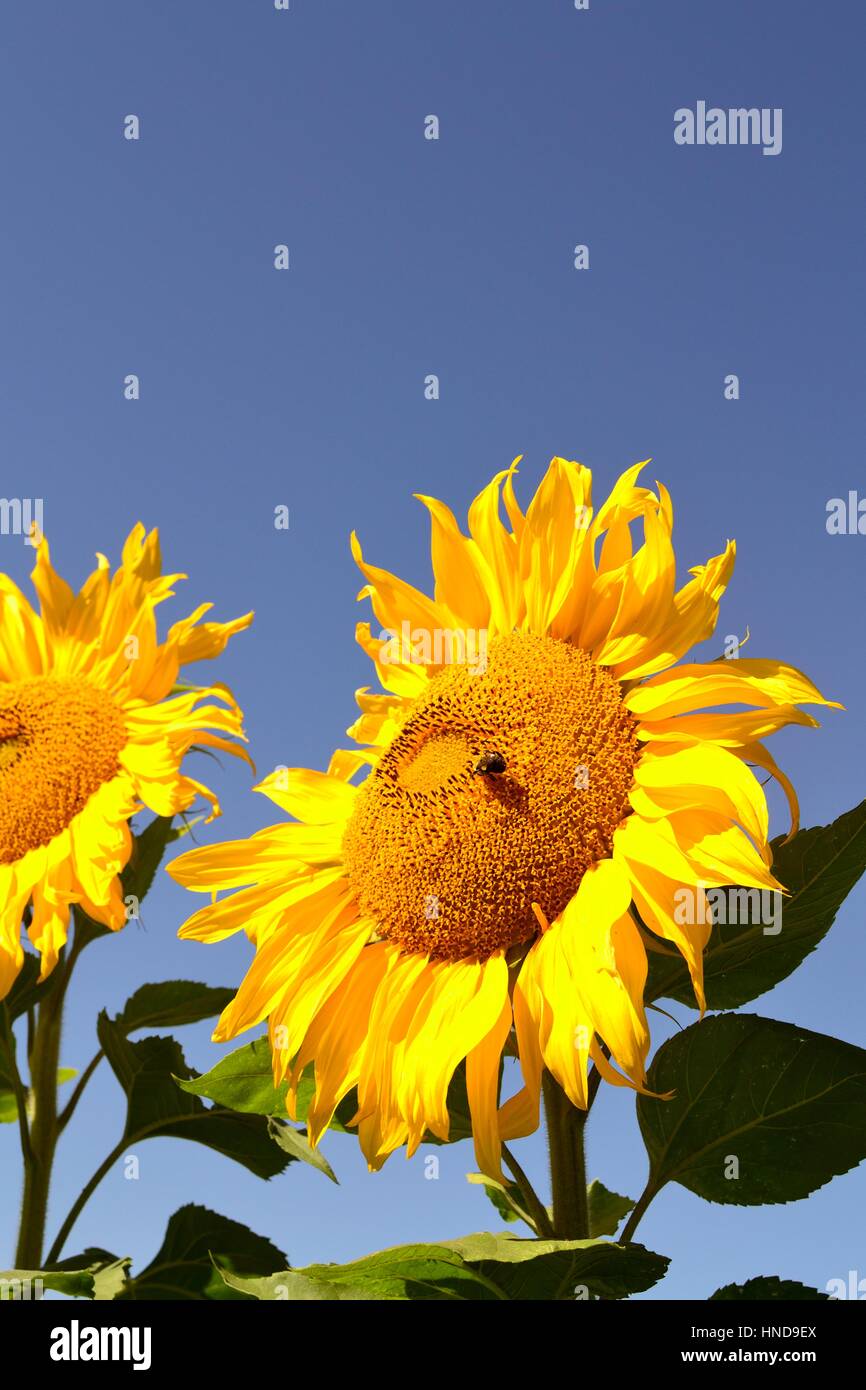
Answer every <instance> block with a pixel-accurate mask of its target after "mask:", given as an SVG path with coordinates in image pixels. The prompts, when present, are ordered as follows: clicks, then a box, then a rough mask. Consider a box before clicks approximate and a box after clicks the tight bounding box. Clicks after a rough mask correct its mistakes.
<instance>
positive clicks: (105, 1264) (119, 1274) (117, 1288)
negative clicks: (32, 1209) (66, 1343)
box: [48, 1246, 131, 1303]
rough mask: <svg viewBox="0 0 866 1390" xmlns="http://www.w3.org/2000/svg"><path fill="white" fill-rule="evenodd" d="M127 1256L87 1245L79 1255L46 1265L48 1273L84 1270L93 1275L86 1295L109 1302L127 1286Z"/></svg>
mask: <svg viewBox="0 0 866 1390" xmlns="http://www.w3.org/2000/svg"><path fill="white" fill-rule="evenodd" d="M130 1263H131V1261H130V1259H129V1256H125V1257H124V1258H123V1259H120V1260H119V1259H118V1258H117V1256H116V1255H112V1254H110V1253H109V1252H108V1251H107V1250H101V1249H98V1248H96V1247H93V1246H91V1247H88V1249H87V1250H82V1251H81V1253H80V1254H79V1255H71V1256H69V1257H68V1258H67V1259H65V1260H58V1261H57V1263H56V1264H52V1265H49V1266H48V1269H49V1271H50V1273H51V1274H52V1275H53V1274H54V1273H56V1272H61V1273H62V1272H65V1271H71V1272H73V1273H76V1272H78V1271H81V1270H85V1271H87V1272H88V1273H90V1274H91V1275H92V1277H93V1292H92V1294H90V1295H88V1297H91V1298H93V1299H94V1300H95V1301H96V1302H98V1303H99V1302H110V1301H111V1300H113V1299H115V1298H118V1297H119V1296H120V1295H121V1294H122V1292H123V1290H124V1289H125V1288H126V1286H127V1280H128V1278H129V1266H130Z"/></svg>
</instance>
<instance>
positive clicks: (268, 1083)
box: [178, 1037, 357, 1130]
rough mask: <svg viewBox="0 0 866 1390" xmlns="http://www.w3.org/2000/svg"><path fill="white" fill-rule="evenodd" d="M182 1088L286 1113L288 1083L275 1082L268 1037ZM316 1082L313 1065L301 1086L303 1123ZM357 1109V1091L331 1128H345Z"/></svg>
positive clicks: (245, 1108) (254, 1110) (260, 1111)
mask: <svg viewBox="0 0 866 1390" xmlns="http://www.w3.org/2000/svg"><path fill="white" fill-rule="evenodd" d="M178 1084H179V1085H180V1086H181V1088H182V1089H183V1090H184V1091H186V1092H188V1094H189V1095H191V1096H203V1097H204V1098H205V1099H207V1100H213V1101H216V1103H217V1104H218V1105H222V1106H226V1107H227V1108H228V1109H229V1110H238V1111H240V1112H241V1113H242V1114H245V1115H271V1116H274V1117H275V1118H278V1119H285V1117H286V1091H287V1089H288V1086H287V1083H286V1082H285V1081H284V1082H282V1083H281V1085H280V1086H279V1087H275V1086H274V1068H273V1062H272V1060H271V1047H270V1043H269V1042H268V1039H267V1038H266V1037H262V1038H255V1039H254V1040H253V1041H252V1042H251V1043H246V1044H245V1045H244V1046H243V1047H239V1048H238V1049H237V1050H236V1051H235V1052H230V1053H229V1055H228V1057H224V1058H223V1059H222V1061H221V1062H217V1064H216V1066H215V1067H213V1068H212V1069H211V1070H210V1071H209V1072H206V1073H205V1074H204V1076H196V1077H194V1078H191V1079H190V1080H186V1081H180V1082H179V1083H178ZM314 1090H315V1082H314V1080H313V1073H312V1068H310V1069H309V1070H308V1071H306V1072H305V1073H304V1075H303V1076H302V1077H301V1081H300V1084H299V1086H298V1119H299V1120H300V1121H301V1122H302V1123H303V1122H304V1121H305V1120H306V1118H307V1111H308V1110H309V1107H310V1104H311V1103H312V1099H313V1092H314ZM356 1109H357V1106H356V1103H355V1100H354V1093H353V1094H352V1095H351V1096H347V1097H346V1099H345V1100H344V1101H341V1103H340V1105H339V1106H338V1107H337V1113H336V1115H335V1116H334V1118H333V1120H332V1121H331V1126H330V1127H331V1129H336V1130H345V1128H346V1124H347V1121H348V1120H350V1119H352V1117H353V1115H354V1113H355V1110H356Z"/></svg>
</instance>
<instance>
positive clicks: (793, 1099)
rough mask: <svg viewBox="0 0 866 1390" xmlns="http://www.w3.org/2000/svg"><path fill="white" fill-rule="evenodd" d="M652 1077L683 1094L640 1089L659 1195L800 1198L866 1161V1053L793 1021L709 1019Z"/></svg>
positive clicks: (669, 1045)
mask: <svg viewBox="0 0 866 1390" xmlns="http://www.w3.org/2000/svg"><path fill="white" fill-rule="evenodd" d="M648 1086H649V1088H650V1090H652V1091H655V1092H657V1093H664V1092H667V1091H673V1092H674V1093H675V1094H674V1095H673V1097H672V1099H670V1100H654V1099H651V1098H650V1097H648V1096H638V1098H637V1112H638V1120H639V1122H640V1128H641V1133H642V1135H643V1139H644V1143H645V1144H646V1147H647V1151H648V1153H649V1158H650V1188H651V1189H652V1190H653V1191H654V1192H657V1191H658V1190H659V1188H660V1187H662V1186H663V1185H664V1184H665V1183H667V1182H671V1181H673V1182H678V1183H681V1184H682V1186H683V1187H687V1188H688V1189H689V1190H690V1191H691V1192H695V1193H697V1195H698V1196H699V1197H704V1198H706V1199H707V1200H708V1201H711V1202H724V1203H730V1204H735V1205H744V1206H752V1205H759V1204H761V1203H764V1202H792V1201H796V1200H797V1199H798V1198H801V1197H807V1196H808V1195H809V1193H810V1192H814V1191H815V1189H816V1188H818V1187H823V1185H824V1183H826V1182H829V1181H830V1179H831V1178H833V1177H835V1176H837V1175H838V1174H839V1173H846V1172H847V1171H848V1170H849V1168H853V1167H854V1166H855V1165H856V1164H858V1163H860V1162H861V1160H862V1159H863V1158H866V1052H864V1051H863V1050H862V1049H861V1048H859V1047H853V1046H852V1045H851V1044H850V1043H845V1042H840V1041H839V1040H838V1039H836V1038H828V1037H825V1036H823V1034H821V1033H810V1032H808V1031H807V1029H805V1028H798V1027H796V1026H795V1025H794V1024H792V1023H777V1022H775V1020H773V1019H767V1018H758V1017H756V1016H755V1015H752V1014H721V1015H719V1016H718V1017H716V1018H705V1019H704V1020H703V1022H701V1023H695V1024H693V1025H692V1026H691V1027H690V1028H687V1029H686V1030H685V1031H684V1032H682V1033H677V1034H676V1035H675V1036H674V1037H673V1038H671V1039H670V1040H669V1041H668V1042H666V1043H665V1044H664V1046H663V1047H662V1048H660V1049H659V1051H658V1053H657V1054H656V1057H655V1060H654V1061H653V1064H652V1066H651V1067H650V1071H649V1079H648ZM735 1172H736V1173H738V1176H733V1174H734V1173H735ZM727 1174H731V1176H727Z"/></svg>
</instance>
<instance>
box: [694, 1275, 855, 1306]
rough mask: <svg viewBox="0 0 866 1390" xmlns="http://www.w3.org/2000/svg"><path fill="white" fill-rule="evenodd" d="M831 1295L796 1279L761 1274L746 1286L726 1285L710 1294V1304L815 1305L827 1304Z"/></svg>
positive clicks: (750, 1280)
mask: <svg viewBox="0 0 866 1390" xmlns="http://www.w3.org/2000/svg"><path fill="white" fill-rule="evenodd" d="M828 1298H829V1294H826V1293H819V1291H818V1290H817V1289H810V1288H807V1286H806V1285H805V1284H798V1283H797V1281H796V1279H780V1278H779V1276H778V1275H777V1274H759V1275H758V1277H757V1278H756V1279H749V1280H748V1282H747V1283H745V1284H725V1286H724V1288H722V1289H716V1292H715V1293H714V1294H710V1298H709V1302H710V1303H723V1302H737V1303H755V1302H762V1303H791V1302H798V1303H809V1302H811V1303H814V1302H817V1301H818V1300H821V1301H822V1302H826V1300H827V1299H828Z"/></svg>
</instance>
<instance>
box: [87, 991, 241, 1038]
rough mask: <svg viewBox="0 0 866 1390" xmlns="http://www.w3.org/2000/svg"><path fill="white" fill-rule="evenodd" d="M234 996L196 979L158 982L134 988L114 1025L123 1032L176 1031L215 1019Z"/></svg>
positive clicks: (232, 992) (229, 992)
mask: <svg viewBox="0 0 866 1390" xmlns="http://www.w3.org/2000/svg"><path fill="white" fill-rule="evenodd" d="M234 995H235V991H234V990H232V989H218V988H215V987H213V986H211V985H203V984H199V983H198V981H196V980H160V981H159V982H158V983H157V984H150V985H142V986H141V988H140V989H137V990H136V991H135V993H134V994H133V995H131V996H130V998H129V999H127V1001H126V1003H125V1004H124V1006H123V1009H122V1011H121V1012H120V1013H119V1014H118V1015H117V1017H116V1018H115V1020H114V1023H115V1026H116V1027H118V1028H120V1029H121V1030H122V1032H123V1033H135V1032H137V1031H138V1030H139V1029H140V1028H180V1027H182V1026H183V1025H184V1024H187V1023H200V1022H201V1020H202V1019H204V1018H215V1017H216V1016H217V1014H221V1013H222V1011H223V1009H224V1008H225V1007H226V1005H227V1004H229V1003H231V1001H232V999H233V998H234Z"/></svg>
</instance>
